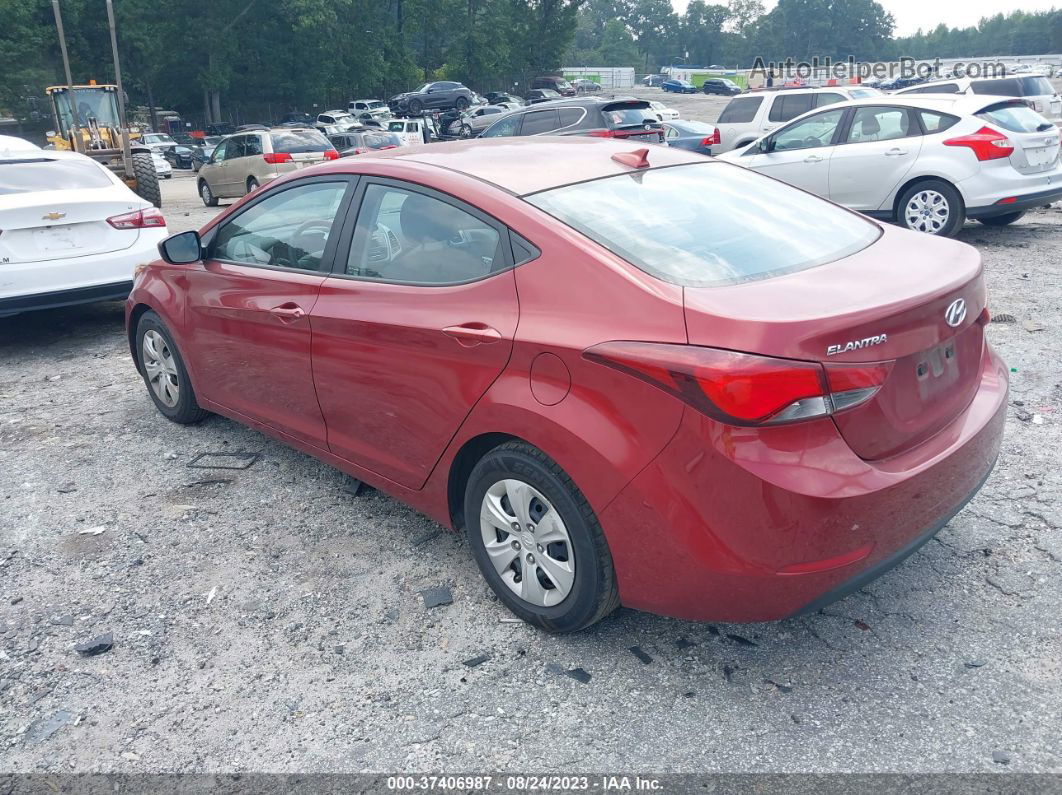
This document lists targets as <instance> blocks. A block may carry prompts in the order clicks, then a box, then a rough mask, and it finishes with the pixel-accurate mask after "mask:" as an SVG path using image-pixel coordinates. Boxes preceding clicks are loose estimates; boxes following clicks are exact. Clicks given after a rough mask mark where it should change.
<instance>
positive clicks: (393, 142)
mask: <svg viewBox="0 0 1062 795" xmlns="http://www.w3.org/2000/svg"><path fill="white" fill-rule="evenodd" d="M361 140H362V143H364V144H365V146H367V147H369V148H370V149H386V148H391V147H395V146H401V145H402V139H401V138H399V137H398V136H397V135H394V134H393V133H385V132H379V133H365V135H363V136H362V137H361Z"/></svg>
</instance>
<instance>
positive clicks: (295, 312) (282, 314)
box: [269, 301, 306, 323]
mask: <svg viewBox="0 0 1062 795" xmlns="http://www.w3.org/2000/svg"><path fill="white" fill-rule="evenodd" d="M269 313H270V314H271V315H273V316H274V317H276V318H277V319H278V320H279V321H280V322H281V323H294V322H295V321H296V320H298V319H299V318H301V317H303V316H304V315H305V314H306V313H305V312H303V311H302V307H301V306H299V305H298V304H296V303H295V302H294V301H288V303H286V304H281V305H280V306H274V307H273V308H272V309H270V310H269Z"/></svg>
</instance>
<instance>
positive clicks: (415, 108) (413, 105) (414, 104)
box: [409, 99, 424, 116]
mask: <svg viewBox="0 0 1062 795" xmlns="http://www.w3.org/2000/svg"><path fill="white" fill-rule="evenodd" d="M423 112H424V105H423V104H422V103H421V101H420V100H419V99H413V100H410V102H409V115H410V116H419V115H420V114H421V113H423Z"/></svg>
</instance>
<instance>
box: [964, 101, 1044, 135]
mask: <svg viewBox="0 0 1062 795" xmlns="http://www.w3.org/2000/svg"><path fill="white" fill-rule="evenodd" d="M977 118H979V119H984V120H985V121H989V122H992V123H993V124H995V125H998V126H999V127H1002V128H1003V129H1004V130H1010V131H1011V132H1047V131H1048V130H1050V131H1052V132H1055V125H1054V124H1052V123H1051V122H1049V121H1048V120H1047V119H1045V118H1044V117H1043V116H1041V115H1040V114H1039V113H1037V112H1036V111H1035V110H1033V109H1032V108H1030V107H1029V106H1028V105H1021V104H1018V103H1016V102H1015V103H1013V104H1009V103H1008V104H1006V105H993V106H992V107H990V108H985V109H984V110H982V111H981V112H980V113H978V114H977Z"/></svg>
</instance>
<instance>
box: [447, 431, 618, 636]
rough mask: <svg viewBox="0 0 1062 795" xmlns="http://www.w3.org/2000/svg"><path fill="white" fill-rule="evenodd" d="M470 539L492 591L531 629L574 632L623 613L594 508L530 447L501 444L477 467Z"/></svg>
mask: <svg viewBox="0 0 1062 795" xmlns="http://www.w3.org/2000/svg"><path fill="white" fill-rule="evenodd" d="M510 495H514V496H513V498H512V499H511V498H510ZM521 498H522V499H521ZM488 506H489V507H490V508H491V510H489V511H485V510H484V508H485V507H488ZM484 514H486V515H487V516H488V517H490V519H489V520H484V519H483V518H482V517H483V516H484ZM521 518H523V519H526V520H527V521H528V524H525V525H521V523H520V519H521ZM514 524H515V525H516V526H515V527H514V526H513V525H514ZM517 528H520V529H517ZM465 533H466V536H467V538H468V542H469V545H470V546H471V548H472V554H473V556H474V557H475V559H476V563H477V564H478V565H479V569H480V571H481V572H482V574H483V577H484V578H485V579H486V580H487V583H488V584H489V585H490V587H491V589H492V590H493V591H494V592H495V593H496V594H497V595H498V598H499V599H500V600H501V601H502V602H503V603H504V604H505V606H506V607H508V608H509V610H511V611H512V612H513V614H514V615H516V616H518V617H519V618H521V619H523V620H524V621H526V622H527V623H529V624H533V625H535V626H537V627H541V628H542V629H545V630H547V631H548V632H556V633H563V632H575V631H577V630H580V629H583V628H584V627H588V626H590V625H591V624H593V623H595V622H597V621H599V620H601V619H602V618H604V617H605V616H607V615H608V614H609V613H611V612H612V611H613V610H615V609H616V608H617V607H618V606H619V590H618V587H617V584H616V573H615V570H614V568H613V565H612V555H611V553H610V552H609V549H608V543H607V541H606V540H605V534H604V532H602V530H601V525H600V524H599V523H598V521H597V516H595V515H594V511H593V509H592V508H591V507H590V504H589V503H588V502H587V501H586V498H585V497H584V496H583V494H582V492H580V491H579V489H578V487H576V485H575V484H574V483H573V482H572V479H571V478H570V477H569V476H568V474H567V473H566V472H565V471H564V470H563V469H561V468H560V467H559V466H558V465H557V463H556V462H554V461H553V460H552V459H550V458H549V457H548V456H547V455H546V454H545V453H543V452H542V451H541V450H539V449H537V448H535V447H532V446H531V445H529V444H527V443H525V442H507V443H505V444H503V445H500V446H499V447H496V448H494V449H493V450H491V451H490V452H489V453H487V454H486V455H485V456H483V458H482V459H480V461H479V462H478V463H477V464H476V466H475V467H474V468H473V470H472V473H471V474H470V476H469V479H468V484H467V486H466V488H465ZM536 533H537V539H536ZM539 541H541V542H542V543H539ZM488 546H489V547H490V551H488ZM530 577H534V578H535V579H534V580H531V579H526V582H525V578H530ZM532 583H533V584H532Z"/></svg>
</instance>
